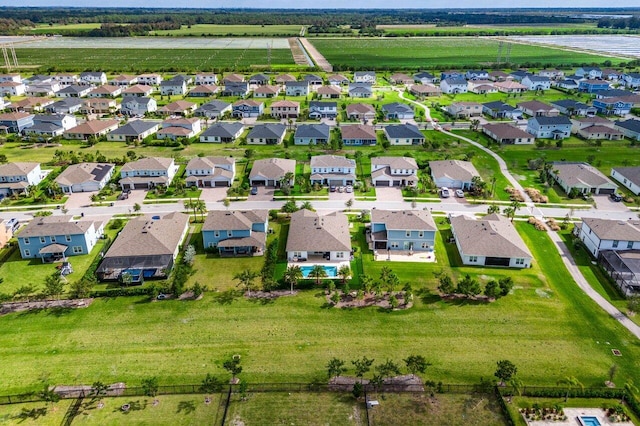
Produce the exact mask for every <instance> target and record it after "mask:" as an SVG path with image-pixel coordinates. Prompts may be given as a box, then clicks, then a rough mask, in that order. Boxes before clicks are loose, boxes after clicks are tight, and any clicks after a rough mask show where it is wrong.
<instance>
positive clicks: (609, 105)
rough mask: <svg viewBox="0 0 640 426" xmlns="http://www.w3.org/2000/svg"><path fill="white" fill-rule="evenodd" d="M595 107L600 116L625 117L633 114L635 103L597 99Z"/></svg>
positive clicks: (613, 99) (594, 101)
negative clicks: (632, 109)
mask: <svg viewBox="0 0 640 426" xmlns="http://www.w3.org/2000/svg"><path fill="white" fill-rule="evenodd" d="M593 106H594V107H595V108H596V109H597V110H598V114H603V115H618V116H624V115H627V114H629V113H630V112H631V108H633V103H632V102H630V101H627V100H625V99H622V98H617V97H613V98H596V99H594V100H593Z"/></svg>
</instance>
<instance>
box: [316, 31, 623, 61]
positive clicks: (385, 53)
mask: <svg viewBox="0 0 640 426" xmlns="http://www.w3.org/2000/svg"><path fill="white" fill-rule="evenodd" d="M311 41H312V43H313V44H314V45H315V46H316V47H317V48H318V50H319V51H320V53H322V54H323V55H324V57H325V58H327V60H328V61H329V62H330V63H331V64H332V65H333V66H334V69H353V68H356V69H363V68H371V69H385V68H386V69H388V68H392V69H418V68H426V67H453V68H455V67H469V66H486V65H487V64H491V63H494V62H495V61H496V57H497V54H498V41H496V40H491V39H486V38H465V37H438V38H402V39H391V38H390V39H356V40H353V39H347V38H334V39H313V40H311ZM503 53H504V52H503ZM510 57H511V60H510V61H511V62H512V63H514V64H520V65H522V64H526V63H540V64H548V65H550V66H559V65H562V64H565V65H568V64H581V63H589V64H591V63H603V62H604V61H606V60H611V61H612V62H614V63H617V62H620V60H618V59H615V58H610V57H607V56H606V55H604V54H603V55H595V54H589V53H582V52H571V51H566V50H561V49H551V48H546V47H540V46H530V45H525V44H512V45H511V54H510Z"/></svg>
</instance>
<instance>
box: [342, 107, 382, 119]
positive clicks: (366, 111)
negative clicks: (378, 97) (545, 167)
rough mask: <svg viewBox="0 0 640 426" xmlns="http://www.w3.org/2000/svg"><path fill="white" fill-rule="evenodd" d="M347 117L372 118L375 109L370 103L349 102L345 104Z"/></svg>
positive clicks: (374, 114)
mask: <svg viewBox="0 0 640 426" xmlns="http://www.w3.org/2000/svg"><path fill="white" fill-rule="evenodd" d="M347 118H348V119H349V120H367V121H368V120H374V119H375V118H376V110H375V108H374V107H373V105H370V104H362V103H357V104H349V105H347Z"/></svg>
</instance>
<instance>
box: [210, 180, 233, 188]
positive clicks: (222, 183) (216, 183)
mask: <svg viewBox="0 0 640 426" xmlns="http://www.w3.org/2000/svg"><path fill="white" fill-rule="evenodd" d="M213 186H218V187H219V186H229V184H228V183H227V182H226V181H224V180H218V181H215V182H213Z"/></svg>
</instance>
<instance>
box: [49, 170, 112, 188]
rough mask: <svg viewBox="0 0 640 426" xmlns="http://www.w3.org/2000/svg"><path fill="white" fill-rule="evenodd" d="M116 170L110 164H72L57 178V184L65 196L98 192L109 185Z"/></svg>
mask: <svg viewBox="0 0 640 426" xmlns="http://www.w3.org/2000/svg"><path fill="white" fill-rule="evenodd" d="M114 170H115V165H114V164H109V163H79V164H72V165H70V166H69V167H67V168H66V169H64V170H63V171H62V173H60V174H59V175H58V176H57V177H56V179H55V182H56V183H57V184H58V186H59V187H60V190H62V192H63V193H65V194H71V193H74V192H97V191H100V190H101V189H102V188H104V187H105V185H106V184H107V183H109V180H111V176H113V172H114Z"/></svg>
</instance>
